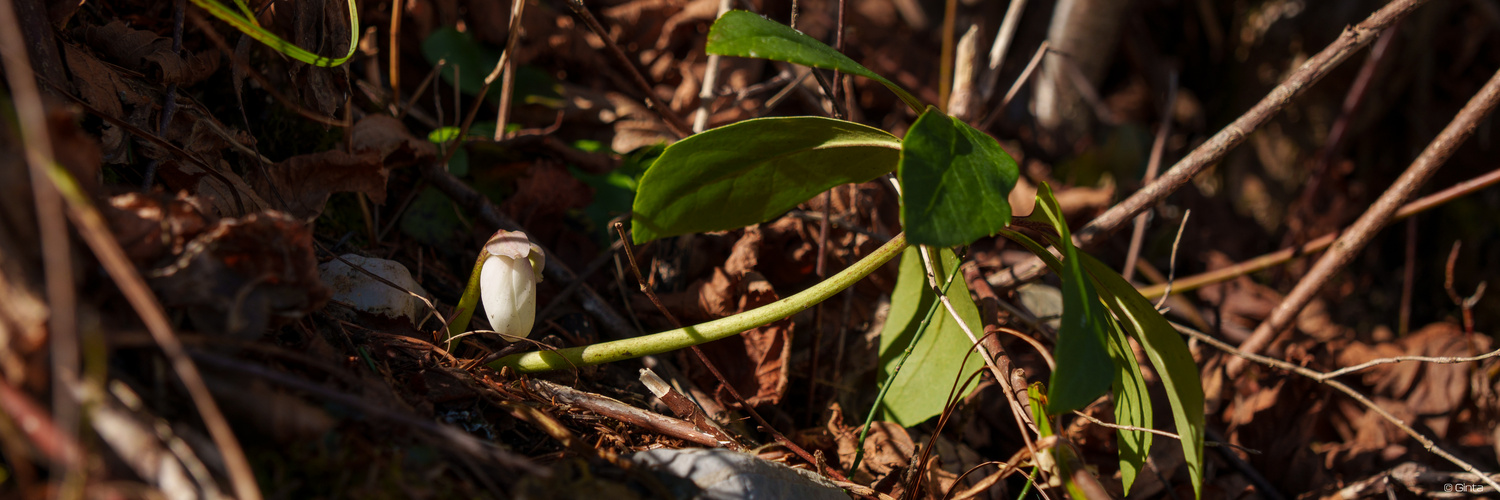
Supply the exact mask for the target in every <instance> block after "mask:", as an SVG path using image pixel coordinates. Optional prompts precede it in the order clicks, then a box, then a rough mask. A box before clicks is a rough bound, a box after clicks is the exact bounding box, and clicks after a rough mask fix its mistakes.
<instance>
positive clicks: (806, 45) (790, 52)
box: [706, 10, 922, 111]
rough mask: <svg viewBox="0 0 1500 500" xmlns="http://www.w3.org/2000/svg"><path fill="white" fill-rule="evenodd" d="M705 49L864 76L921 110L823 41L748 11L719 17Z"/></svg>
mask: <svg viewBox="0 0 1500 500" xmlns="http://www.w3.org/2000/svg"><path fill="white" fill-rule="evenodd" d="M706 50H707V51H708V53H710V54H718V55H723V56H735V57H753V58H756V59H771V60H774V61H786V62H790V63H796V64H801V65H803V66H812V67H814V68H823V69H836V70H839V71H842V72H844V73H848V74H851V75H859V76H863V77H865V78H869V79H871V80H875V81H877V82H880V83H881V84H882V85H885V86H886V88H889V89H891V92H895V93H896V96H897V97H900V98H901V100H902V101H905V102H906V105H907V106H911V109H912V111H921V109H922V102H921V101H919V100H917V98H916V97H915V96H912V95H911V93H910V92H907V91H906V89H903V88H901V86H900V85H896V84H895V83H894V82H892V81H890V80H887V79H885V77H882V76H880V75H877V74H875V72H874V71H870V70H869V69H868V68H865V67H864V66H861V65H860V64H859V63H857V62H854V60H853V59H850V58H849V57H848V56H845V55H843V54H841V53H839V51H837V50H833V47H829V46H827V45H824V44H823V42H819V41H817V40H815V39H813V38H812V37H810V36H807V35H804V34H802V32H800V31H797V30H794V29H792V28H791V27H789V26H787V25H785V24H781V23H778V22H775V21H772V20H770V19H766V18H764V17H761V16H760V15H758V14H754V13H751V12H746V11H743V10H732V11H729V12H725V13H724V15H723V16H720V17H719V20H718V21H715V22H714V25H713V28H710V29H709V31H708V46H707V47H706Z"/></svg>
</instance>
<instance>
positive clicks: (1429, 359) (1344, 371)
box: [1313, 349, 1500, 382]
mask: <svg viewBox="0 0 1500 500" xmlns="http://www.w3.org/2000/svg"><path fill="white" fill-rule="evenodd" d="M1495 356H1500V349H1497V350H1494V351H1490V352H1487V353H1484V354H1480V355H1478V356H1469V357H1454V356H1441V357H1433V356H1395V357H1390V358H1380V359H1372V360H1369V361H1366V362H1364V363H1360V364H1357V365H1354V366H1346V367H1343V368H1339V369H1337V370H1334V371H1331V372H1327V373H1323V374H1321V375H1319V376H1317V377H1313V379H1314V380H1317V381H1319V382H1322V381H1324V380H1328V379H1331V378H1334V377H1338V376H1342V375H1348V374H1350V373H1354V372H1357V371H1360V370H1363V369H1366V368H1369V367H1372V366H1379V365H1389V364H1392V363H1400V362H1403V361H1421V362H1424V363H1439V364H1445V365H1449V364H1454V363H1468V362H1470V361H1479V360H1483V359H1489V358H1493V357H1495Z"/></svg>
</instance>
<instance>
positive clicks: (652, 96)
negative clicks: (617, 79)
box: [567, 0, 693, 138]
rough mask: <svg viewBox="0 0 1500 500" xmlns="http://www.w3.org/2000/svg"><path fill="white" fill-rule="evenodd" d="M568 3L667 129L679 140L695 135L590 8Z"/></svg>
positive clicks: (580, 1)
mask: <svg viewBox="0 0 1500 500" xmlns="http://www.w3.org/2000/svg"><path fill="white" fill-rule="evenodd" d="M567 2H568V7H571V8H572V9H573V13H574V14H577V15H578V17H579V18H581V19H583V24H584V25H586V26H588V27H589V31H593V32H594V34H595V35H597V36H598V37H599V39H600V40H603V41H604V48H605V49H606V51H605V52H607V53H609V55H610V57H611V58H613V59H614V60H615V64H617V65H619V66H621V67H623V68H625V72H626V73H629V74H630V77H631V81H632V82H633V83H635V85H636V87H637V89H636V90H638V91H640V92H641V93H642V94H644V95H645V97H646V103H647V104H649V105H650V108H651V109H652V110H653V111H656V115H657V116H660V117H661V120H662V123H665V124H666V125H667V128H669V129H672V133H673V134H677V137H679V138H682V137H687V136H689V135H693V134H692V130H693V129H692V127H690V126H688V124H687V123H685V122H683V121H682V118H679V117H678V116H677V114H676V113H673V112H672V108H670V107H667V105H666V104H665V103H663V102H661V98H659V97H656V90H653V89H652V88H651V83H650V82H648V81H646V76H645V75H642V74H641V70H640V69H639V68H636V67H635V63H632V62H630V56H627V55H625V51H623V50H620V46H619V45H617V44H615V40H614V39H613V38H610V37H609V31H607V30H605V29H604V26H603V25H601V24H599V20H598V19H597V18H595V17H594V13H592V12H589V8H588V6H587V5H584V4H583V0H567Z"/></svg>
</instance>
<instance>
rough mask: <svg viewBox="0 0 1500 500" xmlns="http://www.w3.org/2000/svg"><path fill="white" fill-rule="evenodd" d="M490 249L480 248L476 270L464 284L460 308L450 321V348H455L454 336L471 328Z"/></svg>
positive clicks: (475, 263)
mask: <svg viewBox="0 0 1500 500" xmlns="http://www.w3.org/2000/svg"><path fill="white" fill-rule="evenodd" d="M489 256H490V255H489V251H487V250H484V249H480V250H479V260H476V261H474V271H472V272H470V273H469V284H467V285H464V294H463V296H461V297H459V298H458V308H456V309H454V310H453V320H452V321H449V322H448V350H449V351H452V350H453V338H454V337H457V336H459V335H461V334H463V333H464V331H466V330H468V329H469V320H470V319H471V318H473V317H474V309H475V308H477V307H479V270H480V268H482V267H484V259H485V257H489Z"/></svg>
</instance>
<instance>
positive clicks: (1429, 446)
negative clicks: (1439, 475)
mask: <svg viewBox="0 0 1500 500" xmlns="http://www.w3.org/2000/svg"><path fill="white" fill-rule="evenodd" d="M1172 326H1173V327H1174V328H1176V329H1177V331H1179V332H1182V333H1185V334H1187V335H1190V336H1192V337H1193V338H1195V339H1198V340H1199V341H1202V342H1204V343H1207V344H1208V345H1211V346H1214V347H1215V348H1217V349H1219V350H1221V351H1224V352H1227V353H1230V354H1233V355H1235V356H1237V357H1236V358H1235V359H1242V360H1248V361H1254V362H1256V363H1260V364H1263V365H1266V366H1269V367H1272V368H1276V369H1280V370H1284V371H1288V372H1292V373H1295V374H1298V375H1301V376H1304V377H1307V378H1310V379H1313V380H1315V381H1318V382H1319V383H1322V384H1325V385H1328V386H1329V387H1332V388H1334V389H1336V390H1338V391H1339V392H1342V393H1344V394H1345V395H1347V396H1349V397H1350V398H1352V399H1354V400H1355V401H1356V402H1358V403H1359V404H1360V405H1362V406H1364V407H1366V408H1369V409H1370V410H1372V411H1374V412H1375V413H1376V414H1378V415H1380V416H1381V418H1384V419H1385V420H1386V421H1387V422H1390V423H1392V424H1394V425H1395V426H1396V427H1397V428H1399V429H1401V432H1404V433H1406V435H1408V436H1411V438H1412V439H1415V440H1416V441H1417V442H1418V443H1421V445H1422V449H1425V450H1427V451H1429V452H1431V453H1432V454H1434V455H1437V456H1439V457H1442V458H1443V459H1444V460H1447V461H1449V462H1451V463H1453V464H1454V465H1457V466H1459V467H1460V468H1462V469H1463V470H1465V471H1468V472H1469V473H1471V474H1475V475H1478V476H1479V477H1480V478H1481V479H1483V480H1484V482H1485V483H1488V484H1489V485H1490V487H1492V488H1495V489H1496V490H1500V483H1496V482H1495V479H1492V478H1490V477H1489V476H1488V475H1485V474H1483V473H1481V472H1479V469H1477V468H1475V467H1474V466H1473V465H1470V464H1469V463H1468V462H1465V461H1463V460H1462V459H1459V458H1458V457H1456V456H1454V455H1453V454H1452V453H1448V451H1447V450H1444V449H1443V448H1441V447H1439V446H1438V445H1437V443H1435V442H1433V441H1432V440H1431V439H1428V438H1427V436H1423V435H1422V434H1421V433H1419V432H1417V430H1416V429H1413V428H1412V427H1411V426H1410V425H1408V424H1407V423H1406V422H1404V421H1402V420H1401V419H1399V418H1396V416H1395V415H1392V414H1391V412H1389V411H1386V409H1385V408H1382V407H1381V406H1380V405H1378V404H1375V402H1374V401H1371V400H1370V398H1368V397H1365V395H1363V394H1360V393H1359V391H1356V390H1354V389H1353V388H1351V387H1349V386H1348V385H1345V384H1344V383H1343V382H1339V381H1338V380H1334V379H1332V378H1329V374H1327V373H1323V372H1319V371H1316V370H1312V369H1309V368H1304V367H1302V366H1298V365H1294V364H1292V363H1288V362H1286V361H1282V360H1279V359H1276V358H1271V357H1267V356H1262V355H1259V354H1255V353H1252V352H1246V351H1243V350H1240V349H1238V348H1236V347H1234V346H1231V345H1229V344H1226V343H1224V342H1223V341H1221V340H1219V339H1216V338H1214V337H1213V336H1212V335H1209V334H1206V333H1203V332H1200V331H1198V330H1195V329H1193V328H1188V327H1186V326H1183V325H1180V324H1177V323H1172ZM1491 354H1494V353H1491ZM1489 355H1490V354H1486V355H1485V356H1489Z"/></svg>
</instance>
